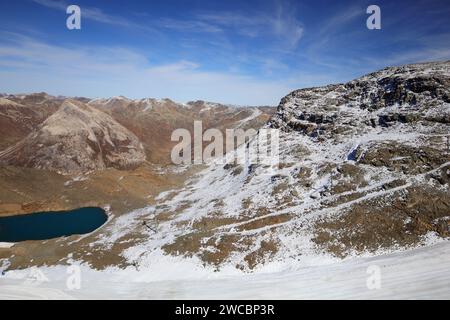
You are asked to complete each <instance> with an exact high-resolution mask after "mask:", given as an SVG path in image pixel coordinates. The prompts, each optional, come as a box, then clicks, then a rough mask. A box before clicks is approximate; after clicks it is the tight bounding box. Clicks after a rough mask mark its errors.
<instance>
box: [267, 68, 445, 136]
mask: <svg viewBox="0 0 450 320" xmlns="http://www.w3.org/2000/svg"><path fill="white" fill-rule="evenodd" d="M449 64H450V62H444V63H424V64H414V65H406V66H401V67H393V68H386V69H383V70H381V71H378V72H374V73H371V74H368V75H366V76H364V77H362V78H359V79H356V80H353V81H350V82H348V83H346V84H338V85H329V86H326V87H320V88H307V89H300V90H296V91H293V92H292V93H290V94H289V95H287V96H286V97H284V98H283V99H282V100H281V102H280V105H279V107H278V112H277V115H276V116H275V117H274V118H273V119H272V121H271V125H272V126H273V127H276V128H282V129H284V130H289V129H291V130H295V131H301V132H303V133H306V134H308V135H310V136H320V135H323V134H325V135H326V137H327V138H337V137H338V136H340V135H341V134H343V135H344V136H345V135H348V134H349V133H355V132H357V131H358V130H365V128H366V127H367V126H369V127H377V126H383V127H389V126H392V125H395V124H396V123H399V122H400V123H416V122H418V121H421V122H422V123H423V124H429V123H434V122H440V123H445V124H449V123H450V110H449V107H448V103H450V100H449V98H450V71H449Z"/></svg>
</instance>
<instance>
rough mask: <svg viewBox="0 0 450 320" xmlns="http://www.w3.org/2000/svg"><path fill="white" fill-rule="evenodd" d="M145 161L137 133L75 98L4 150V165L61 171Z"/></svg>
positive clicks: (0, 155) (0, 157) (127, 165)
mask: <svg viewBox="0 0 450 320" xmlns="http://www.w3.org/2000/svg"><path fill="white" fill-rule="evenodd" d="M143 161H145V154H144V150H143V146H142V144H141V142H140V141H139V139H138V138H137V137H136V136H135V135H134V134H133V133H131V132H130V131H129V130H128V129H126V128H125V127H123V126H122V125H120V124H118V123H117V122H116V121H115V120H114V119H113V118H111V117H110V116H109V115H107V114H105V113H103V112H101V111H98V110H96V109H94V108H91V107H89V106H87V105H85V104H83V103H82V102H79V101H75V100H66V101H64V103H63V104H62V105H61V107H60V108H59V110H58V111H57V112H55V113H54V114H52V115H51V116H50V117H49V118H47V119H46V120H45V121H44V122H43V123H42V124H41V125H40V126H39V127H38V128H37V129H36V130H34V131H33V132H31V133H30V134H29V135H28V136H27V137H26V138H24V139H23V140H22V141H20V142H18V143H17V144H15V145H13V146H11V147H9V148H7V149H6V150H4V151H2V152H1V153H0V162H1V163H3V164H10V165H15V166H23V167H32V168H38V169H47V170H55V171H59V172H61V173H79V172H86V171H90V170H101V169H105V168H107V167H114V168H118V169H130V168H133V167H136V166H138V165H139V164H141V163H142V162H143Z"/></svg>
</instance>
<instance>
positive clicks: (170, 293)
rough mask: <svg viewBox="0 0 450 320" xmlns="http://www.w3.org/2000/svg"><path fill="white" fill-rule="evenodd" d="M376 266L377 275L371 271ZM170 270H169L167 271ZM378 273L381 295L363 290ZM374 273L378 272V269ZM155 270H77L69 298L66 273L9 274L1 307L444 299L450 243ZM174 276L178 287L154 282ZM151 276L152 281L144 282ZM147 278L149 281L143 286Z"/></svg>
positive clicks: (1, 282) (1, 288) (1, 283)
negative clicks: (80, 302) (334, 257)
mask: <svg viewBox="0 0 450 320" xmlns="http://www.w3.org/2000/svg"><path fill="white" fill-rule="evenodd" d="M374 266H375V267H374ZM167 267H168V268H167ZM373 268H375V269H376V270H379V272H380V273H379V274H380V288H379V289H376V288H372V289H369V288H368V286H367V282H368V281H369V283H370V279H371V277H372V276H373V273H370V271H371V270H373ZM377 268H379V269H377ZM158 269H159V270H154V269H152V268H149V269H148V270H140V271H135V270H130V269H126V270H118V271H114V270H107V271H94V270H92V269H89V268H88V267H85V266H81V288H80V289H76V290H68V289H67V287H66V281H67V277H68V274H67V271H66V268H65V267H62V266H56V267H49V268H46V267H45V268H39V271H41V272H42V274H43V275H44V276H45V277H46V278H47V279H48V281H44V282H38V281H36V280H35V279H33V275H35V274H36V272H35V271H34V272H33V271H32V270H22V271H10V272H7V273H6V274H5V275H4V276H2V277H0V299H449V298H450V242H448V241H445V242H441V243H438V244H435V245H432V246H429V247H422V248H418V249H414V250H410V251H404V252H399V253H393V254H388V255H381V256H377V257H366V258H352V259H349V260H346V261H343V262H337V263H336V262H335V263H330V264H326V265H319V266H311V267H305V268H300V269H295V266H294V265H291V269H290V270H289V269H285V270H284V271H280V272H270V270H266V271H261V272H259V273H254V274H243V273H241V274H234V275H233V274H232V273H230V272H227V271H223V272H222V271H221V272H217V273H214V272H212V271H210V270H199V269H198V268H197V269H192V266H191V265H189V264H188V263H187V262H186V261H185V262H184V263H181V261H180V264H177V263H173V261H171V262H168V265H164V264H163V263H161V265H160V266H159V267H158ZM175 272H176V273H177V274H178V276H179V277H184V279H183V280H181V279H177V280H162V281H158V280H156V279H155V278H157V277H158V276H159V275H161V277H162V278H163V275H164V274H166V278H167V276H170V274H172V273H175ZM149 273H151V274H149ZM146 278H147V280H148V281H147V280H146Z"/></svg>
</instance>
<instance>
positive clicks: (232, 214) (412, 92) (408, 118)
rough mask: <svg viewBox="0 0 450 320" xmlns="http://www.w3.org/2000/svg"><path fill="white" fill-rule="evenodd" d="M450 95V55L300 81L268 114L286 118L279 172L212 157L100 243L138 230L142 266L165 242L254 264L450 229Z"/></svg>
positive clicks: (193, 253) (305, 260) (204, 256)
mask: <svg viewBox="0 0 450 320" xmlns="http://www.w3.org/2000/svg"><path fill="white" fill-rule="evenodd" d="M449 96H450V62H442V63H428V64H416V65H408V66H403V67H395V68H387V69H384V70H382V71H379V72H375V73H372V74H369V75H367V76H364V77H362V78H360V79H356V80H354V81H351V82H349V83H347V84H340V85H330V86H326V87H322V88H311V89H302V90H297V91H294V92H292V93H291V94H289V95H288V96H286V97H285V98H283V99H282V100H281V103H280V105H279V107H278V112H277V114H276V115H275V116H274V117H273V118H272V120H271V121H270V122H269V125H270V126H271V127H275V128H280V129H281V134H280V159H281V163H280V166H279V169H278V171H277V173H276V174H275V175H272V176H270V175H267V174H266V171H265V170H264V169H265V168H263V166H257V165H252V166H249V167H245V166H242V165H236V164H232V163H230V164H228V165H225V166H223V165H217V164H212V165H210V166H209V167H208V168H207V169H206V170H205V171H203V172H202V173H200V175H198V176H197V177H196V178H195V179H194V180H192V181H191V182H190V183H188V184H187V185H186V186H185V187H183V188H182V189H181V190H175V191H173V192H167V193H164V194H162V195H160V197H159V199H158V201H159V204H158V205H157V206H152V207H148V208H144V209H142V210H138V211H135V212H132V213H130V214H129V215H127V216H123V217H121V218H119V219H117V220H116V221H113V222H112V223H111V224H110V225H109V226H108V227H107V229H106V231H105V234H104V235H103V236H102V237H101V239H99V240H98V242H97V243H96V245H98V246H100V247H102V246H108V245H110V244H111V243H112V242H113V241H115V240H117V239H119V238H121V237H125V236H126V235H129V234H130V233H139V234H140V235H142V238H141V239H140V240H139V241H137V242H136V243H134V244H132V245H131V244H130V246H128V247H127V248H125V249H124V251H123V253H122V255H123V256H124V257H125V258H126V260H127V261H128V263H132V264H133V265H137V266H140V267H145V266H147V267H148V266H150V265H151V261H152V257H155V255H159V254H161V252H163V253H165V254H171V255H181V256H186V257H197V258H198V259H200V261H203V263H205V264H209V265H214V266H216V267H217V268H219V269H220V268H222V267H224V266H225V265H227V266H234V267H236V268H238V269H242V270H250V269H255V268H259V267H262V266H263V265H266V264H268V263H275V262H278V263H280V262H286V261H291V262H292V261H294V263H298V264H314V263H316V262H315V261H317V259H319V257H322V256H329V257H330V258H332V257H335V258H336V257H339V258H343V257H347V256H350V255H354V254H362V255H366V254H377V253H381V252H386V251H395V250H404V249H407V248H411V247H416V246H418V245H421V244H429V243H430V242H433V241H434V240H433V239H442V238H447V237H448V236H449V217H450V192H449V181H450V152H449V150H448V142H447V141H448V136H449V134H450V123H449V121H448V120H449V119H450V118H449V117H450V104H449ZM243 147H244V146H243ZM148 226H152V227H151V228H149V227H148ZM108 233H110V236H108ZM319 260H320V259H319Z"/></svg>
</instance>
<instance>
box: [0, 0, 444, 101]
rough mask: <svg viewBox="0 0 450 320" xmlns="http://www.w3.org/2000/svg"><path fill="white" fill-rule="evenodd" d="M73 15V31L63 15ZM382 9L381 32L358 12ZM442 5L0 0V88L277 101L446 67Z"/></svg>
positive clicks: (434, 0)
mask: <svg viewBox="0 0 450 320" xmlns="http://www.w3.org/2000/svg"><path fill="white" fill-rule="evenodd" d="M69 4H77V5H79V6H80V8H81V24H82V27H81V30H68V29H67V28H66V19H67V17H68V15H67V14H66V12H65V11H66V7H67V6H68V5H69ZM371 4H376V5H378V6H380V8H381V20H382V22H381V23H382V29H381V30H368V29H367V27H366V19H367V18H368V16H369V15H368V14H366V9H367V7H368V6H369V5H371ZM449 16H450V1H448V0H444V1H438V0H424V1H356V0H353V1H323V0H314V1H288V0H266V1H242V0H241V1H234V0H228V1H222V0H221V1H214V0H204V1H201V0H196V1H182V0H165V1H156V0H152V1H136V0H128V1H113V0H108V1H105V0H100V1H92V0H91V1H88V0H71V2H70V3H69V2H66V1H62V0H61V1H57V0H18V1H9V0H8V1H6V0H0V34H1V36H0V92H6V93H21V92H38V91H45V92H48V93H50V94H54V95H67V96H87V97H110V96H117V95H124V96H128V97H131V98H143V97H154V98H164V97H168V98H171V99H173V100H175V101H180V102H186V101H189V100H197V99H203V100H208V101H217V102H223V103H232V104H240V105H261V104H264V105H268V104H269V105H276V104H278V102H279V100H280V98H281V97H283V96H284V95H286V94H288V93H289V92H290V91H291V90H294V89H297V88H303V87H310V86H317V85H324V84H329V83H335V82H345V81H348V80H351V79H353V78H356V77H359V76H361V75H363V74H365V73H368V72H371V71H375V70H377V69H380V68H383V67H386V66H391V65H399V64H405V63H412V62H421V61H432V60H445V59H450V26H449V19H448V17H449Z"/></svg>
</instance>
